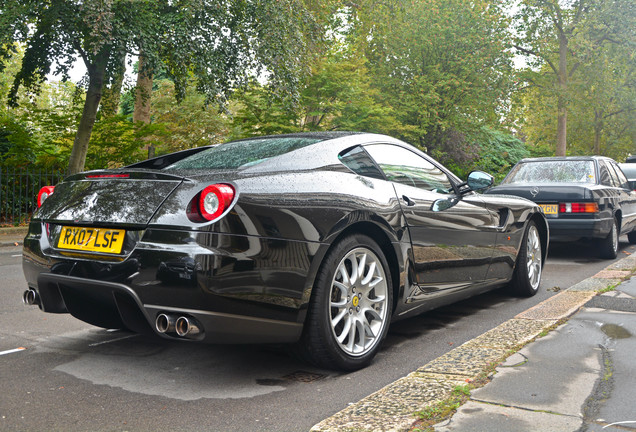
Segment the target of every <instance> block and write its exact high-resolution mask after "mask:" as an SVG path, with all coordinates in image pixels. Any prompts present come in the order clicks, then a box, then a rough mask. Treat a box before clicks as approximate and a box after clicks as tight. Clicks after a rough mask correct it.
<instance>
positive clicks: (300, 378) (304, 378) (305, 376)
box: [283, 371, 326, 383]
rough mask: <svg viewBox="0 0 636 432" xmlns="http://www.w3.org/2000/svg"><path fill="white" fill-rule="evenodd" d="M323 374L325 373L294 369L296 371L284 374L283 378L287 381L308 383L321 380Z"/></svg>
mask: <svg viewBox="0 0 636 432" xmlns="http://www.w3.org/2000/svg"><path fill="white" fill-rule="evenodd" d="M325 376H326V375H321V374H317V373H312V372H306V371H296V372H292V373H290V374H289V375H285V376H284V377H283V379H284V380H287V381H296V382H303V383H310V382H314V381H318V380H321V379H323V378H324V377H325Z"/></svg>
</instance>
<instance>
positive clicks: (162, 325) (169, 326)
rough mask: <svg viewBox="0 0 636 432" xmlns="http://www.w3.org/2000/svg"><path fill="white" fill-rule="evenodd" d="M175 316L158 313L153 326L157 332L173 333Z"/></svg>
mask: <svg viewBox="0 0 636 432" xmlns="http://www.w3.org/2000/svg"><path fill="white" fill-rule="evenodd" d="M176 321H177V317H175V316H174V315H170V314H165V313H160V314H159V315H157V319H156V320H155V328H156V329H157V331H158V332H159V333H162V334H163V333H174V327H175V323H176Z"/></svg>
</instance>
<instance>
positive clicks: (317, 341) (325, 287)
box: [297, 234, 393, 371]
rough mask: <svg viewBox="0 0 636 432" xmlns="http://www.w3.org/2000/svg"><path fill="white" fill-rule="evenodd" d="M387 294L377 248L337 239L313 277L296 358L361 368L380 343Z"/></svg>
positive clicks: (364, 241)
mask: <svg viewBox="0 0 636 432" xmlns="http://www.w3.org/2000/svg"><path fill="white" fill-rule="evenodd" d="M392 291H393V287H392V283H391V275H390V272H389V266H388V263H387V261H386V258H385V257H384V255H383V253H382V250H381V249H380V248H379V246H378V245H377V243H375V242H374V241H373V240H372V239H371V238H369V237H367V236H365V235H362V234H353V235H350V236H347V237H345V238H343V239H342V240H340V241H339V242H338V244H336V245H335V246H334V247H333V248H332V249H331V251H330V252H329V253H328V254H327V256H326V257H325V259H324V261H323V262H322V264H321V267H320V270H319V271H318V275H317V277H316V283H315V285H314V289H313V292H312V299H311V303H310V305H309V311H308V315H307V320H306V322H305V326H304V329H303V335H302V338H301V340H300V341H299V343H298V345H297V350H298V353H299V354H300V355H301V357H302V358H304V359H305V360H308V361H310V362H312V363H314V364H315V365H317V366H319V367H324V368H328V369H341V370H347V371H352V370H357V369H360V368H363V367H365V366H367V365H368V364H369V363H370V362H371V360H372V359H373V357H375V355H376V354H377V352H378V351H379V350H380V346H381V344H382V341H383V340H384V338H385V337H386V334H387V331H388V328H389V323H390V321H391V309H392V305H393V301H392Z"/></svg>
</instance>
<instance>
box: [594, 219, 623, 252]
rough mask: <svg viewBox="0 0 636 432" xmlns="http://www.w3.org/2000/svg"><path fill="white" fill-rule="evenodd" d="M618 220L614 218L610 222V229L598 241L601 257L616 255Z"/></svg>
mask: <svg viewBox="0 0 636 432" xmlns="http://www.w3.org/2000/svg"><path fill="white" fill-rule="evenodd" d="M618 235H619V234H618V222H617V221H616V218H614V221H613V222H612V229H611V230H610V232H609V234H608V235H607V237H605V238H604V239H601V240H600V241H599V249H600V253H601V258H605V259H614V258H616V256H617V255H618Z"/></svg>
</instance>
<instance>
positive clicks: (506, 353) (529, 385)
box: [312, 256, 636, 432]
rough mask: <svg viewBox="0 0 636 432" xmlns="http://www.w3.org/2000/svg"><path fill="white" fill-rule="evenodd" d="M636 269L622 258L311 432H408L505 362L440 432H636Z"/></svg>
mask: <svg viewBox="0 0 636 432" xmlns="http://www.w3.org/2000/svg"><path fill="white" fill-rule="evenodd" d="M634 271H636V257H633V256H629V257H627V258H623V259H621V260H619V261H617V262H615V263H613V264H612V265H611V266H609V267H608V268H607V269H605V270H604V271H601V272H599V273H598V274H597V275H595V276H594V277H592V278H589V279H586V280H584V281H582V282H580V283H578V284H576V285H574V286H572V287H570V288H569V289H568V290H566V291H564V292H562V293H560V294H557V295H555V296H553V297H551V298H549V299H547V300H546V301H544V302H542V303H540V304H538V305H536V306H535V307H533V308H531V309H529V310H527V311H525V312H523V313H522V314H520V315H518V316H516V317H515V318H514V319H511V320H509V321H507V322H505V323H503V324H502V325H500V326H498V327H496V328H494V329H492V330H490V331H488V332H486V333H484V334H483V335H481V336H479V337H477V338H475V339H473V340H471V341H469V342H466V343H465V344H463V345H461V346H459V347H457V348H455V349H454V350H452V351H450V352H449V353H447V354H445V355H444V356H442V357H439V358H437V359H435V360H433V361H432V362H430V363H428V364H426V365H424V366H422V367H421V368H420V369H418V370H417V371H415V372H413V373H411V374H409V375H408V376H406V377H404V378H402V379H400V380H398V381H396V382H395V383H393V384H390V385H388V386H387V387H385V388H383V389H381V390H379V391H378V392H376V393H374V394H372V395H370V396H368V397H366V398H364V399H363V400H361V401H359V402H357V403H355V404H353V405H351V406H349V407H347V408H346V409H344V410H342V411H340V412H339V413H336V414H335V415H334V416H332V417H330V418H328V419H326V420H323V421H322V422H320V423H319V424H317V425H315V426H314V427H313V428H312V431H348V430H349V431H409V430H411V429H412V427H413V424H414V422H415V420H416V417H415V415H414V413H415V412H417V411H421V410H423V409H424V408H426V407H430V406H432V405H435V404H437V403H438V402H441V401H443V400H444V399H446V398H448V397H449V396H450V395H451V392H452V391H453V389H454V388H456V387H457V386H465V385H466V384H467V383H470V382H473V381H474V380H477V379H479V378H483V375H484V374H485V373H487V371H489V370H492V367H493V365H497V364H499V366H498V367H497V368H496V373H494V374H493V375H492V377H491V378H492V380H491V382H489V383H488V384H486V385H485V386H484V387H482V388H479V389H475V390H473V391H472V392H471V395H470V399H469V401H468V402H467V403H466V404H464V405H462V406H461V407H460V408H459V410H458V411H457V413H456V414H455V415H454V416H453V417H452V418H451V419H449V420H447V421H445V422H443V423H441V424H438V425H436V426H435V430H436V431H440V432H446V431H489V432H496V431H502V432H503V431H506V432H510V431H542V432H543V431H559V432H562V431H601V430H603V431H619V430H621V431H625V430H632V431H635V432H636V402H634V401H635V400H636V386H635V385H634V384H636V362H634V361H633V360H632V359H633V355H634V354H633V353H635V352H636V337H635V336H636V278H635V279H634V280H628V281H626V282H623V280H625V279H626V278H629V277H630V276H631V275H632V273H634ZM613 287H616V290H613V291H608V292H605V293H604V294H602V295H600V296H597V292H598V291H607V290H611V289H612V288H613ZM573 315H574V316H573ZM568 318H570V319H569V320H568V321H567V322H566V323H565V324H561V323H563V322H564V320H565V319H568ZM559 324H561V325H559ZM557 326H558V327H557ZM555 327H556V329H555ZM535 339H536V341H534V340H535ZM531 341H534V342H533V343H530V344H528V343H529V342H531ZM524 345H527V346H525V347H524Z"/></svg>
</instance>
